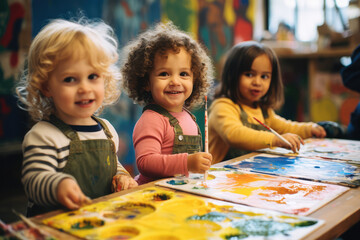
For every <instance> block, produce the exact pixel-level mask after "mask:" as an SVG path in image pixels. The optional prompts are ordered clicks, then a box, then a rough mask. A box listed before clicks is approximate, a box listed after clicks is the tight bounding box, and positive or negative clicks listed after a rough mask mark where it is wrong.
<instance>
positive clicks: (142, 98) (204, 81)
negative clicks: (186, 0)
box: [121, 21, 214, 107]
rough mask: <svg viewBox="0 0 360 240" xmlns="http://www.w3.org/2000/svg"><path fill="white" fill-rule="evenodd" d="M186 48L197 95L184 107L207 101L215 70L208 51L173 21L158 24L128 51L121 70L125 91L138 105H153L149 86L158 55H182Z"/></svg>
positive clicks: (128, 46)
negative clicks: (180, 52) (175, 53)
mask: <svg viewBox="0 0 360 240" xmlns="http://www.w3.org/2000/svg"><path fill="white" fill-rule="evenodd" d="M180 48H184V49H185V50H186V51H187V52H188V53H189V54H190V56H191V70H192V72H193V74H194V83H193V91H192V93H191V95H190V97H189V98H188V99H186V101H185V104H184V106H185V107H193V106H195V105H197V104H200V103H202V102H203V100H204V96H205V95H206V94H207V93H208V91H209V89H210V86H211V85H212V82H213V76H214V70H213V65H212V62H211V59H210V58H209V56H208V55H207V52H206V48H204V47H203V46H202V45H201V44H200V43H198V42H197V41H195V40H194V39H193V38H192V37H191V36H190V34H188V33H186V32H183V31H181V30H179V29H178V28H177V27H176V26H175V25H174V24H173V23H172V22H171V21H169V22H167V23H158V24H157V25H156V26H155V27H154V28H151V29H149V30H147V31H145V32H143V33H142V34H140V35H139V36H138V37H137V38H136V39H135V40H133V41H131V42H130V43H129V44H128V45H127V46H126V47H125V48H124V53H123V54H122V57H124V59H125V60H124V61H123V63H122V65H121V66H122V67H121V73H122V76H123V82H122V89H123V90H124V91H126V92H127V94H128V96H129V97H130V98H131V99H133V100H134V102H135V103H138V104H140V105H146V104H149V103H151V102H152V101H153V98H152V95H151V92H149V91H148V90H146V86H148V85H149V81H150V79H149V74H150V72H151V71H152V70H153V68H154V60H155V55H156V54H165V52H166V51H167V50H172V51H174V52H179V51H180Z"/></svg>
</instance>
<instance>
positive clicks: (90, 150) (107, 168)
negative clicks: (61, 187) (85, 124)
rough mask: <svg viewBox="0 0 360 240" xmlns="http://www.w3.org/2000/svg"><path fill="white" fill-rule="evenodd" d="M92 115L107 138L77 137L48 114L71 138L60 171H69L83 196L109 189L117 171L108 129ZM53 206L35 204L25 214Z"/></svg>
mask: <svg viewBox="0 0 360 240" xmlns="http://www.w3.org/2000/svg"><path fill="white" fill-rule="evenodd" d="M93 119H94V120H96V122H98V123H100V125H101V126H102V128H103V130H104V132H105V135H106V136H107V139H92V140H80V139H79V136H78V134H77V132H76V131H75V130H73V129H72V128H71V127H70V126H69V125H67V124H66V123H64V122H63V121H61V120H60V119H58V118H57V117H55V116H54V115H51V116H50V123H52V124H53V125H55V126H56V127H57V128H58V129H60V131H61V132H62V133H64V134H65V136H67V137H68V138H69V139H70V149H69V156H68V160H67V163H66V165H65V167H64V169H63V173H67V174H69V175H72V176H73V177H74V178H75V179H76V181H77V183H78V184H79V186H80V188H81V191H82V192H83V193H84V194H85V195H86V196H88V197H90V198H98V197H101V196H104V195H107V194H110V193H111V181H112V178H113V176H115V174H116V171H117V159H116V150H115V145H114V142H113V141H112V140H111V138H112V135H111V133H110V131H109V129H108V128H107V126H106V124H105V123H104V122H103V121H102V120H101V119H99V118H96V117H93ZM54 209H55V208H53V209H50V208H45V207H40V206H37V205H35V206H33V207H32V208H31V209H28V214H27V215H28V216H29V215H32V216H34V215H38V214H40V213H44V212H47V211H50V210H54Z"/></svg>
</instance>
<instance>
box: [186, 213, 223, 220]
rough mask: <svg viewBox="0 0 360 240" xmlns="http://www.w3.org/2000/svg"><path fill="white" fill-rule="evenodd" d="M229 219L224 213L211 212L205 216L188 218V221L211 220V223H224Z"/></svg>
mask: <svg viewBox="0 0 360 240" xmlns="http://www.w3.org/2000/svg"><path fill="white" fill-rule="evenodd" d="M227 218H228V217H227V216H226V215H225V214H223V213H219V212H210V213H207V214H204V215H194V216H191V217H188V218H187V219H186V220H209V221H213V222H222V221H224V220H225V219H227Z"/></svg>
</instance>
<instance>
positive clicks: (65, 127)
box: [49, 114, 80, 141]
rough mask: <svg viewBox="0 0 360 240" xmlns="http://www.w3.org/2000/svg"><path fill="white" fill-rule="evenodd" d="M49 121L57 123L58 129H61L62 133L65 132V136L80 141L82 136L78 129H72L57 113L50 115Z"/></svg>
mask: <svg viewBox="0 0 360 240" xmlns="http://www.w3.org/2000/svg"><path fill="white" fill-rule="evenodd" d="M49 122H50V123H52V124H53V125H55V127H57V128H58V129H60V131H61V132H62V133H64V134H65V136H66V137H68V138H69V139H70V140H71V141H73V140H75V141H76V140H78V141H80V138H79V136H78V135H77V133H76V131H74V129H72V128H71V127H70V126H69V125H67V124H66V123H64V122H63V121H62V120H61V119H59V118H58V117H56V116H55V115H53V114H52V115H50V119H49Z"/></svg>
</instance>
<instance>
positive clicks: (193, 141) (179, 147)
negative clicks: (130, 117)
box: [143, 104, 202, 154]
mask: <svg viewBox="0 0 360 240" xmlns="http://www.w3.org/2000/svg"><path fill="white" fill-rule="evenodd" d="M148 109H149V110H153V111H155V112H157V113H159V114H161V115H163V116H164V117H167V118H168V119H169V122H170V125H171V126H172V127H173V128H174V133H175V138H174V146H173V152H172V153H173V154H176V153H189V154H192V153H196V152H200V151H201V149H202V137H201V131H200V128H199V126H198V125H197V123H196V118H195V116H194V115H193V114H191V113H190V112H189V111H188V110H187V109H185V108H184V110H185V111H187V112H188V113H189V114H190V116H191V117H192V119H193V120H194V122H195V124H196V126H197V129H198V135H184V134H183V131H182V128H181V127H180V124H179V121H178V120H177V119H176V118H175V117H174V116H173V115H171V114H170V113H169V112H168V111H167V110H166V109H165V108H163V107H161V106H159V105H156V104H149V105H147V106H145V107H144V109H143V112H144V111H145V110H148Z"/></svg>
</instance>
